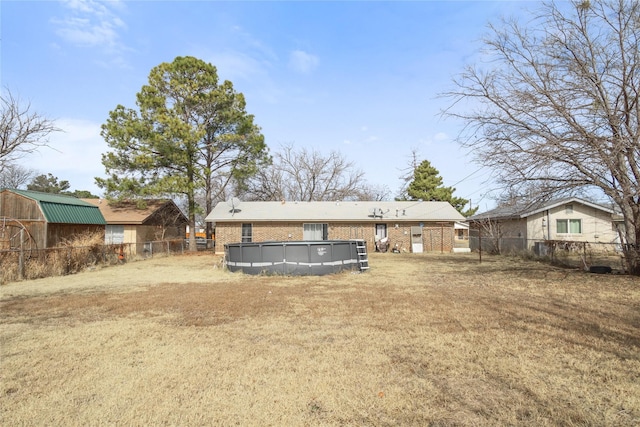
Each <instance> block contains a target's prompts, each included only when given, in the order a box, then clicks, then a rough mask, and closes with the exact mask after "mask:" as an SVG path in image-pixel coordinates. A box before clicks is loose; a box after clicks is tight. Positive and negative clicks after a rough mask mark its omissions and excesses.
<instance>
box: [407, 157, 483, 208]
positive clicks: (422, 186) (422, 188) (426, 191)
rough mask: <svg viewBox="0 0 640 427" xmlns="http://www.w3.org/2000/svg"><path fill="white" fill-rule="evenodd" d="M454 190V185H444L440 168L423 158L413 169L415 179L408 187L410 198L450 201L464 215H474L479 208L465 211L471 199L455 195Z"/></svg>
mask: <svg viewBox="0 0 640 427" xmlns="http://www.w3.org/2000/svg"><path fill="white" fill-rule="evenodd" d="M454 191H456V189H455V188H453V187H444V186H443V185H442V177H440V172H439V171H438V169H436V168H434V167H433V166H431V163H430V162H429V161H428V160H423V161H422V163H420V164H419V165H418V166H417V167H416V168H415V170H414V171H413V181H411V183H409V186H408V187H407V196H408V197H409V199H410V200H425V201H430V200H434V201H438V202H449V203H451V206H453V207H454V208H456V210H457V211H458V212H460V213H461V214H462V215H464V216H471V215H473V214H474V213H475V212H476V211H477V210H478V208H469V209H468V210H466V211H464V207H465V206H466V205H467V203H469V200H467V199H463V198H462V197H454V196H453V192H454Z"/></svg>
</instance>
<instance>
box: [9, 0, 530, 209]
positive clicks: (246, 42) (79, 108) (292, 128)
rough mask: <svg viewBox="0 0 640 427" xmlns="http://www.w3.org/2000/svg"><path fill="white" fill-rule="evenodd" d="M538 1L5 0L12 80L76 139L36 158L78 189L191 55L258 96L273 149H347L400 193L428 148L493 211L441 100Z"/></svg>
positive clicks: (486, 175) (370, 176)
mask: <svg viewBox="0 0 640 427" xmlns="http://www.w3.org/2000/svg"><path fill="white" fill-rule="evenodd" d="M535 4H536V3H535V2H534V3H527V2H515V1H511V2H507V1H487V2H481V1H447V2H445V1H409V2H382V1H375V2H368V1H352V2H342V1H332V2H329V1H321V2H309V1H288V2H286V1H280V2H268V1H255V2H243V1H240V2H223V1H142V0H140V1H131V2H130V1H109V2H98V1H80V0H73V1H63V2H57V1H12V0H9V1H7V0H3V1H2V3H0V8H1V10H0V13H1V19H2V22H1V24H2V40H1V52H0V53H1V60H2V63H1V74H0V79H1V81H2V86H3V87H4V88H9V89H10V90H11V92H12V94H13V95H14V96H16V97H19V98H20V99H22V100H23V101H29V102H30V103H31V108H32V109H33V110H34V111H37V112H39V113H42V114H44V115H46V116H48V117H49V118H52V119H55V120H56V124H57V126H58V127H60V128H62V129H63V130H64V132H60V133H57V134H55V135H54V136H53V137H52V138H51V147H52V149H46V148H44V149H42V150H40V151H39V152H38V153H37V154H35V155H33V156H31V157H29V158H28V159H23V163H25V165H26V166H31V167H33V168H35V169H36V170H37V171H38V172H40V173H52V174H54V175H55V176H57V177H58V178H59V179H61V180H62V179H64V180H68V181H69V182H70V183H71V186H72V189H81V190H90V191H92V192H94V193H95V194H101V191H100V189H98V188H97V187H96V186H95V183H94V177H96V176H103V175H104V168H103V166H102V163H101V161H100V155H101V153H104V152H106V151H107V149H108V147H107V145H106V143H105V142H104V141H103V140H102V138H101V137H100V135H99V133H100V125H101V124H103V123H104V122H105V121H106V119H107V117H108V113H109V111H111V110H113V109H114V108H115V107H116V106H117V105H118V104H122V105H124V106H126V107H131V108H133V107H135V95H136V93H137V92H138V91H139V90H140V89H141V87H142V86H143V85H144V84H146V83H147V78H148V75H149V72H150V70H151V69H152V68H153V67H155V66H157V65H159V64H160V63H162V62H171V61H173V59H174V58H175V57H176V56H188V55H189V56H195V57H198V58H200V59H202V60H204V61H206V62H210V63H212V64H213V65H215V66H216V67H217V69H218V74H219V77H220V79H221V80H230V81H231V82H233V84H234V87H235V89H236V90H237V91H239V92H242V93H243V94H244V95H245V97H246V100H247V111H248V112H249V113H250V114H253V115H254V116H255V122H256V123H257V124H258V125H259V126H260V127H261V128H262V131H263V134H264V136H265V139H266V142H267V145H268V146H269V147H270V149H271V151H277V150H278V149H279V147H280V146H282V145H283V144H288V145H293V146H294V147H308V148H309V149H311V148H314V149H317V150H319V151H321V152H323V153H328V152H330V151H332V150H335V151H338V152H340V153H341V154H342V155H343V156H344V157H345V158H346V159H348V160H350V161H352V162H354V163H355V164H356V167H357V168H358V169H361V170H363V171H364V172H365V174H366V180H367V181H368V182H369V183H371V184H374V185H386V186H387V187H388V188H389V190H390V191H391V195H392V196H393V195H395V194H396V193H397V190H398V189H399V187H400V184H401V182H400V179H399V176H400V175H402V173H403V172H402V170H403V169H405V168H406V167H407V165H408V163H409V159H410V154H411V152H412V150H413V149H415V150H417V152H418V153H419V156H420V158H421V159H426V160H429V161H430V162H431V163H432V164H433V165H434V166H435V167H436V168H437V169H438V170H439V171H440V175H441V176H442V177H443V179H444V183H445V185H449V186H450V185H453V186H455V187H456V189H457V190H456V192H455V195H456V196H460V197H465V198H468V199H471V200H472V202H473V204H474V205H478V204H479V205H480V209H481V210H485V209H487V208H489V207H491V206H492V205H493V203H494V202H493V201H492V200H491V195H490V189H491V188H492V184H491V179H490V171H488V170H486V169H483V168H481V167H480V166H479V165H477V164H475V163H472V161H471V157H470V156H469V153H467V152H466V151H465V150H463V149H461V148H460V147H459V145H458V144H457V143H456V142H455V137H456V136H457V134H458V132H459V130H460V128H461V126H462V123H460V122H456V121H454V120H452V119H442V118H441V117H440V116H439V112H440V111H441V110H442V109H443V108H445V107H447V105H448V102H449V101H447V100H446V99H441V98H439V97H438V94H439V93H441V92H442V91H444V90H446V89H447V88H450V87H451V80H452V76H454V75H455V74H457V73H459V72H461V71H462V68H463V67H464V66H465V65H466V64H469V63H474V62H477V61H478V60H479V59H480V58H481V47H482V45H481V43H480V39H481V37H482V36H483V35H484V34H485V33H486V31H487V24H488V23H489V22H497V21H498V19H499V18H500V17H501V16H510V15H513V14H519V13H520V12H521V11H522V10H523V9H524V8H531V7H532V6H535ZM27 163H28V164H27Z"/></svg>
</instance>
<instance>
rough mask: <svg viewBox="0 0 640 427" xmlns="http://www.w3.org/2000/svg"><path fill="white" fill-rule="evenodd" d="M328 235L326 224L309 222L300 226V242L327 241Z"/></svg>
mask: <svg viewBox="0 0 640 427" xmlns="http://www.w3.org/2000/svg"><path fill="white" fill-rule="evenodd" d="M328 234H329V225H328V224H325V223H318V222H309V223H303V224H302V240H305V241H313V240H327V238H328Z"/></svg>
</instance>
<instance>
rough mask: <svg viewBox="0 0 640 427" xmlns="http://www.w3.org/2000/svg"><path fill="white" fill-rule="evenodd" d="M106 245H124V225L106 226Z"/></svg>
mask: <svg viewBox="0 0 640 427" xmlns="http://www.w3.org/2000/svg"><path fill="white" fill-rule="evenodd" d="M104 243H106V244H107V245H120V244H122V243H124V225H115V224H107V225H105V227H104Z"/></svg>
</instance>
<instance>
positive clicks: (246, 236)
mask: <svg viewBox="0 0 640 427" xmlns="http://www.w3.org/2000/svg"><path fill="white" fill-rule="evenodd" d="M252 241H253V227H252V226H251V224H242V243H250V242H252Z"/></svg>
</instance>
